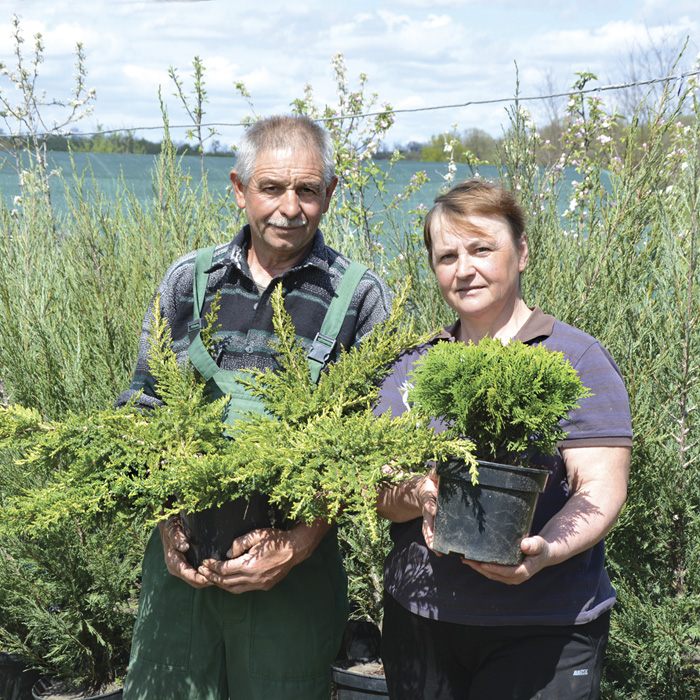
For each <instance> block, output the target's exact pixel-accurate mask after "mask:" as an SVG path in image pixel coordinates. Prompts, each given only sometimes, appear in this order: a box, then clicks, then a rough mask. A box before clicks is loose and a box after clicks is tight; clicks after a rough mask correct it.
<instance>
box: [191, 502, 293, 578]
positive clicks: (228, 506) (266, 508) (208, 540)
mask: <svg viewBox="0 0 700 700" xmlns="http://www.w3.org/2000/svg"><path fill="white" fill-rule="evenodd" d="M180 521H181V523H182V529H183V530H184V532H185V535H186V537H187V539H188V540H189V543H190V548H189V549H188V550H187V554H186V555H185V556H186V557H187V561H188V562H189V563H190V564H191V565H192V566H194V568H195V569H196V568H198V567H199V566H201V564H202V562H203V561H204V560H205V559H217V560H219V561H222V560H224V559H226V552H227V551H228V550H229V549H230V547H231V543H232V542H233V540H235V539H236V537H241V535H245V534H247V533H248V532H250V531H251V530H257V529H258V528H265V527H276V528H285V527H286V525H287V523H286V521H285V520H284V516H283V514H282V512H281V511H280V510H278V509H276V508H273V507H272V506H271V505H270V502H269V500H268V499H267V497H266V496H263V495H262V494H254V495H253V496H252V497H251V498H249V499H245V498H236V499H234V500H233V501H229V502H228V503H224V504H223V505H221V506H218V507H215V508H207V509H206V510H202V511H199V512H196V513H185V512H184V511H182V512H181V513H180Z"/></svg>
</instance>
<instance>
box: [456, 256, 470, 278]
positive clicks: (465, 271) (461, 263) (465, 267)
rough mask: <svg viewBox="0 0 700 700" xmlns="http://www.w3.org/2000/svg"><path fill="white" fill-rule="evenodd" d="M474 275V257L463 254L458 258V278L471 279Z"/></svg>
mask: <svg viewBox="0 0 700 700" xmlns="http://www.w3.org/2000/svg"><path fill="white" fill-rule="evenodd" d="M473 273H474V265H473V262H472V256H471V255H469V253H462V254H461V255H459V256H458V257H457V269H456V274H457V276H458V277H469V276H470V275H472V274H473Z"/></svg>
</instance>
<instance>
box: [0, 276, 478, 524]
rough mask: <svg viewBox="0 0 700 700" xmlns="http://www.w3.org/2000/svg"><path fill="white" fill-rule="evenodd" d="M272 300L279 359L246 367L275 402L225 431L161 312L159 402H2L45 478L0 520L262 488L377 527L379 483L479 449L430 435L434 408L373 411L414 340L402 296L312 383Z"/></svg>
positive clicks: (164, 509)
mask: <svg viewBox="0 0 700 700" xmlns="http://www.w3.org/2000/svg"><path fill="white" fill-rule="evenodd" d="M272 303H273V308H274V315H275V330H276V332H277V335H278V340H277V342H276V350H277V351H278V352H279V366H280V371H279V372H267V373H266V372H261V371H250V372H249V375H250V379H249V380H245V381H246V383H247V384H248V386H249V387H250V390H251V391H252V392H253V393H255V394H257V395H258V396H260V398H261V399H262V401H263V403H264V404H265V407H266V408H267V411H268V413H267V414H266V415H259V414H256V413H249V414H243V415H241V419H240V420H238V421H236V422H235V424H234V425H233V426H231V427H230V428H229V429H228V435H225V434H224V429H223V426H222V422H221V416H222V412H223V410H224V408H225V404H226V401H227V398H226V397H224V398H222V399H218V400H216V401H214V402H210V401H209V398H208V396H207V392H206V385H205V383H204V381H203V380H202V378H201V377H199V376H198V374H197V373H196V372H195V371H194V370H193V368H192V367H191V366H189V365H187V366H185V367H181V366H179V365H178V364H177V362H176V360H175V356H174V354H173V352H172V349H171V340H170V332H169V330H168V327H167V324H166V323H165V321H164V320H163V319H162V318H161V317H160V316H159V315H156V317H155V319H154V322H153V326H152V329H151V330H152V335H153V342H152V345H151V349H150V362H151V368H152V371H153V373H154V376H155V377H156V381H157V386H158V390H159V392H160V395H161V397H162V399H163V405H162V406H160V407H158V408H155V409H153V410H152V411H150V412H148V413H141V412H139V411H138V410H136V409H135V408H133V407H128V406H127V407H126V408H125V409H123V410H120V411H116V412H114V411H106V412H98V413H93V414H90V415H82V414H80V415H79V414H69V415H67V416H66V417H65V418H64V419H62V420H61V421H57V422H52V423H45V422H42V420H41V417H40V415H39V413H38V412H36V411H30V410H27V409H24V408H21V407H13V406H11V407H9V408H3V409H0V447H1V448H2V449H9V450H16V451H18V452H20V453H21V454H22V455H23V456H22V457H21V458H18V459H16V460H15V464H16V467H17V468H20V469H23V470H25V471H28V472H31V473H34V474H36V475H37V481H38V482H40V486H37V484H33V485H32V487H31V488H27V489H26V490H24V491H22V492H20V493H18V494H17V495H15V496H12V497H10V498H8V499H7V501H6V504H5V505H4V507H3V508H2V510H1V511H0V532H17V530H18V528H20V529H23V530H26V531H28V532H31V533H45V532H49V531H51V530H52V529H55V528H57V527H60V526H61V524H62V523H65V522H66V521H67V520H70V519H72V518H76V517H80V518H87V519H91V518H92V519H99V518H104V517H105V516H109V517H110V518H114V519H116V520H117V521H124V524H125V525H126V523H129V522H131V521H132V520H133V518H134V517H135V516H137V515H141V514H145V515H146V517H147V520H148V521H149V522H151V523H153V522H155V521H156V520H159V519H161V518H162V517H164V516H167V515H169V514H174V513H177V512H179V511H180V510H181V509H185V510H187V511H198V510H202V509H204V508H208V507H210V506H216V505H220V504H222V503H224V502H226V501H228V500H231V499H233V498H236V497H239V496H244V497H245V496H249V495H250V494H252V493H253V492H256V491H258V492H262V493H265V494H267V495H268V496H269V498H270V501H271V502H272V503H273V504H276V505H278V506H280V507H281V508H282V509H283V510H284V511H285V513H286V514H287V515H288V517H290V518H292V519H294V520H300V521H301V520H303V521H305V522H311V521H312V520H314V519H316V518H320V517H323V518H327V519H333V518H338V519H342V518H344V517H347V516H349V515H356V516H358V517H360V518H361V519H362V521H363V522H365V523H367V524H368V527H369V528H370V532H371V534H372V536H375V533H376V513H375V506H374V493H375V492H376V490H377V489H378V488H383V487H386V486H389V485H390V484H391V483H394V482H396V481H397V480H401V479H405V478H408V476H410V474H411V473H412V472H414V471H421V470H425V469H426V466H425V464H426V463H427V462H429V461H430V460H440V459H445V458H446V457H448V456H450V455H459V456H462V457H464V458H465V459H467V461H468V462H469V461H470V460H471V448H472V445H471V443H470V442H469V441H466V440H461V439H459V438H456V437H452V436H449V435H447V434H436V433H435V432H434V431H433V430H432V428H431V427H430V425H429V420H428V419H427V418H418V419H417V418H416V417H415V416H405V417H399V418H396V419H393V420H392V418H391V416H390V415H385V416H381V417H379V418H377V417H375V416H374V415H373V413H372V406H373V404H374V403H375V401H376V398H377V394H378V382H379V380H380V379H381V378H382V377H384V376H385V375H386V374H387V373H388V371H389V367H390V364H391V362H392V361H393V360H394V359H395V358H396V356H397V355H398V354H399V353H400V352H401V351H402V350H405V349H407V348H409V347H412V346H413V345H415V344H416V342H418V341H419V340H420V339H419V338H418V337H417V336H416V334H415V333H414V332H413V330H412V328H411V327H410V325H409V326H405V325H403V324H402V323H401V320H402V316H403V307H404V304H405V299H404V298H403V297H402V296H400V297H399V298H398V299H397V300H396V304H395V305H394V311H393V313H392V315H391V317H390V319H389V320H388V321H387V322H386V323H385V324H383V325H382V326H379V327H377V328H375V329H374V330H373V331H372V333H371V334H370V335H368V336H367V337H366V338H365V339H364V340H363V341H362V342H361V343H360V344H359V346H357V347H355V348H352V349H351V350H349V351H348V352H345V351H344V352H343V353H341V357H340V359H339V360H338V361H337V362H336V363H335V364H333V365H332V366H331V367H330V368H329V370H328V372H327V373H325V374H324V375H323V376H322V377H321V379H320V381H319V383H318V385H317V386H316V385H314V384H313V383H312V381H311V378H310V376H309V370H308V364H307V361H306V356H305V353H304V350H303V348H302V346H301V344H300V343H299V342H298V341H297V339H296V336H295V333H294V327H293V325H292V323H291V320H290V318H289V316H288V315H287V313H286V311H285V310H284V306H283V299H282V294H281V289H278V290H277V291H276V293H275V294H274V296H273V300H272ZM213 323H214V319H213V317H212V318H210V328H211V327H213ZM205 340H206V339H205ZM387 465H391V466H392V469H386V466H387ZM24 481H25V483H26V479H25V480H24Z"/></svg>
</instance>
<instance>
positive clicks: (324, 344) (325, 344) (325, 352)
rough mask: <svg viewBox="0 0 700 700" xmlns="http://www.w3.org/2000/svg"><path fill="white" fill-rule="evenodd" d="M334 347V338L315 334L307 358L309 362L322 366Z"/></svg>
mask: <svg viewBox="0 0 700 700" xmlns="http://www.w3.org/2000/svg"><path fill="white" fill-rule="evenodd" d="M334 347H335V338H330V337H329V336H327V335H323V333H316V337H315V338H314V342H313V343H312V345H311V350H309V354H308V355H307V357H308V358H309V359H310V360H316V362H320V363H321V364H324V363H325V362H327V360H328V358H329V357H330V356H331V353H332V352H333V348H334Z"/></svg>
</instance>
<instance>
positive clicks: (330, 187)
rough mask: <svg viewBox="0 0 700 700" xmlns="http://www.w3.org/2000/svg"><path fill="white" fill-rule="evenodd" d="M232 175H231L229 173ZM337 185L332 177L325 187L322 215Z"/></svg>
mask: <svg viewBox="0 0 700 700" xmlns="http://www.w3.org/2000/svg"><path fill="white" fill-rule="evenodd" d="M231 174H233V173H231ZM337 184H338V178H337V177H334V178H333V179H332V180H331V183H330V185H328V187H326V198H325V200H324V202H323V213H324V214H325V213H326V212H327V211H328V207H329V206H330V204H331V197H332V196H333V192H334V191H335V186H336V185H337Z"/></svg>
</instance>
